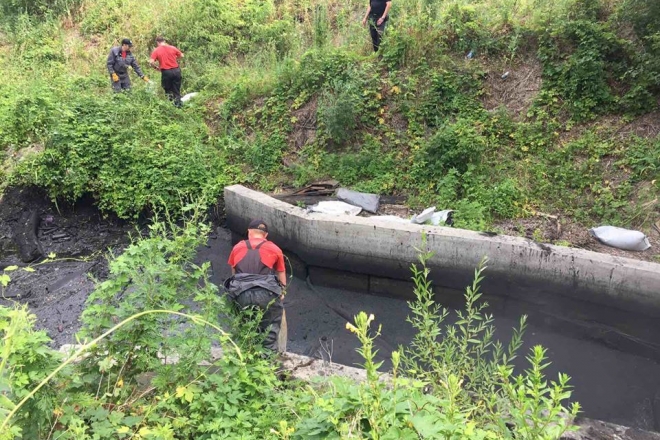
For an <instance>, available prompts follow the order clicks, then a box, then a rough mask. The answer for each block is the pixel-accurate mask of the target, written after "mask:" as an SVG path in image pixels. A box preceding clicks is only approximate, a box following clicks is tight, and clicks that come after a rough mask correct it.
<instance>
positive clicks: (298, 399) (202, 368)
mask: <svg viewBox="0 0 660 440" xmlns="http://www.w3.org/2000/svg"><path fill="white" fill-rule="evenodd" d="M202 212H203V209H202V207H201V206H199V205H191V206H189V207H188V209H186V215H187V216H188V220H187V221H186V222H185V223H184V224H183V225H180V224H179V225H178V224H175V223H172V222H171V221H169V217H168V216H165V217H164V218H162V219H161V220H156V221H155V222H154V223H153V224H152V225H151V227H150V234H149V236H147V237H143V238H140V239H137V240H135V241H134V242H133V243H132V244H131V245H130V246H129V247H128V248H127V249H126V251H125V252H124V253H123V254H122V255H119V256H116V257H111V258H110V263H109V267H110V275H109V277H108V279H107V280H105V281H102V282H99V283H97V286H96V290H95V291H94V292H93V293H92V294H91V295H90V297H89V298H88V301H87V306H86V310H85V311H84V313H83V315H82V317H81V320H82V323H83V329H82V331H81V332H80V334H79V335H78V337H79V340H80V343H81V344H82V347H81V348H79V349H77V350H76V351H75V352H73V353H69V354H68V356H67V357H66V358H65V355H63V354H62V353H60V352H58V351H56V350H54V349H52V348H50V347H49V346H48V343H49V338H48V337H47V336H46V334H45V332H44V331H41V330H39V331H38V330H35V328H34V324H35V317H34V316H33V315H31V314H30V313H29V312H28V310H27V309H26V307H25V306H20V305H17V306H16V307H14V308H7V307H0V341H1V344H0V354H1V355H2V356H1V357H0V440H14V439H16V438H22V439H30V440H40V439H52V438H58V439H71V440H85V439H90V440H91V439H97V440H105V439H108V440H109V439H117V438H119V439H129V438H132V439H162V440H167V439H221V438H231V439H282V438H286V439H310V438H318V439H326V438H363V439H419V438H426V439H439V438H442V439H472V440H477V439H514V438H515V439H528V440H538V439H548V440H550V439H558V438H559V437H560V436H561V434H562V433H564V432H566V431H567V430H569V429H571V428H570V424H571V422H572V420H573V417H574V416H575V415H576V414H577V412H578V411H579V405H578V404H577V403H573V404H571V405H570V407H569V406H568V403H567V402H568V401H569V399H570V396H571V391H570V386H569V385H568V380H569V378H568V377H567V376H566V375H563V374H560V375H559V377H558V378H557V380H556V381H550V380H548V379H547V378H546V377H545V375H544V373H543V370H544V369H545V367H546V366H547V362H548V361H547V358H546V353H545V350H544V349H543V348H542V347H539V346H537V347H534V348H533V349H532V350H531V352H530V353H529V355H528V356H527V363H526V364H527V365H528V368H527V369H526V370H524V371H522V372H520V373H517V374H514V365H513V360H514V359H515V358H516V356H517V355H518V351H519V349H520V346H521V338H522V335H523V332H524V327H525V319H524V317H523V319H522V320H521V326H520V328H519V329H518V330H516V331H515V332H514V337H513V339H512V341H511V343H510V344H509V346H508V347H507V348H506V349H505V348H503V346H502V344H500V343H499V342H498V341H495V340H494V339H493V332H494V327H493V325H492V317H491V316H490V315H488V314H486V312H485V308H486V307H487V304H485V303H483V301H482V300H481V292H480V288H479V286H480V282H481V280H482V278H483V272H484V270H485V261H484V262H482V264H481V265H480V266H479V268H478V269H477V270H476V271H475V279H474V283H473V285H472V286H470V287H469V288H468V289H466V293H465V300H466V306H467V307H466V308H465V311H464V312H461V313H460V314H459V319H458V320H456V321H454V323H451V324H445V322H444V320H445V318H446V317H447V315H448V311H447V310H445V309H444V308H443V307H442V306H441V305H439V304H437V303H436V302H435V301H434V299H433V293H432V289H431V285H430V282H429V280H428V275H429V270H428V269H427V268H426V261H427V259H428V258H429V256H430V255H429V254H427V253H421V255H420V264H419V265H418V266H415V267H413V273H414V281H415V286H416V287H415V295H416V298H417V299H416V300H415V301H413V302H411V303H410V308H411V316H410V318H409V320H410V322H411V324H412V325H413V326H414V327H415V328H416V329H417V330H418V335H417V336H416V337H415V339H414V341H413V343H412V344H411V345H410V346H409V347H407V348H403V347H401V348H399V349H398V350H396V351H394V352H392V353H391V354H387V355H388V356H391V362H392V365H393V368H392V370H391V371H390V373H389V375H382V372H379V371H378V369H379V368H380V367H381V366H382V364H383V359H384V358H383V355H385V354H383V355H379V354H378V353H377V350H375V349H374V340H375V339H376V338H377V337H378V335H379V334H380V328H378V329H374V328H373V326H374V321H375V317H374V316H373V315H367V314H366V313H364V312H361V313H360V314H358V315H357V316H355V317H354V321H353V322H351V323H348V322H347V324H346V329H347V330H348V331H351V332H352V333H354V334H355V335H356V337H357V338H358V340H359V341H360V343H361V344H360V348H359V349H358V352H359V353H360V355H361V357H362V358H363V360H364V362H363V364H362V366H363V368H364V369H365V370H366V380H364V381H363V382H361V383H359V384H356V383H354V382H352V381H351V380H350V379H348V378H342V377H329V378H325V379H321V378H319V380H318V381H315V382H312V383H304V382H299V381H297V380H291V379H287V377H286V376H283V372H282V371H279V369H278V363H277V360H276V359H274V358H273V356H272V355H268V354H266V353H264V352H263V348H261V341H262V339H263V334H262V335H261V336H260V335H259V333H258V332H257V323H258V322H259V319H260V316H255V317H254V319H252V320H250V319H248V320H245V319H243V318H239V317H237V316H236V315H235V314H233V313H232V312H231V310H230V305H229V304H228V303H227V302H226V297H224V296H220V295H218V292H217V286H215V285H213V284H212V283H210V282H209V281H208V269H209V263H204V264H202V265H196V264H194V263H193V262H192V256H193V254H194V250H195V248H196V246H197V245H199V244H200V243H202V242H204V240H205V238H206V233H207V232H208V227H207V226H205V225H204V224H203V223H201V222H200V219H201V213H202ZM12 269H17V268H12ZM32 269H33V270H35V269H34V268H32ZM36 270H39V269H36ZM9 272H10V273H11V270H9ZM4 281H6V282H10V280H9V279H8V276H7V278H5V280H4ZM214 346H215V347H220V348H221V349H222V355H221V357H220V358H219V359H217V360H215V361H213V362H212V363H209V362H208V360H212V359H213V358H212V355H211V348H212V347H214ZM204 361H207V362H204ZM519 365H520V364H519Z"/></svg>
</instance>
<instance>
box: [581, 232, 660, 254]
mask: <svg viewBox="0 0 660 440" xmlns="http://www.w3.org/2000/svg"><path fill="white" fill-rule="evenodd" d="M589 233H590V234H591V235H592V236H593V237H595V238H596V239H597V240H598V241H600V242H601V243H603V244H606V245H608V246H612V247H615V248H619V249H624V250H627V251H645V250H647V249H648V248H650V247H651V243H649V239H648V238H647V237H646V235H644V233H643V232H640V231H631V230H630V229H623V228H617V227H616V226H599V227H597V228H591V229H589Z"/></svg>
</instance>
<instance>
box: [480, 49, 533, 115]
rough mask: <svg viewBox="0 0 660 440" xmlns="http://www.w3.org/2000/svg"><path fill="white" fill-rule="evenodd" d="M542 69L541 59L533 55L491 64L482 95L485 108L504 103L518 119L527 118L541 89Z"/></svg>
mask: <svg viewBox="0 0 660 440" xmlns="http://www.w3.org/2000/svg"><path fill="white" fill-rule="evenodd" d="M541 73H542V67H541V63H540V62H539V61H538V60H537V59H535V58H531V57H530V58H528V59H525V60H524V61H522V62H520V63H519V64H516V65H510V64H503V65H500V64H496V65H492V66H487V67H486V80H485V83H484V95H483V97H482V103H483V106H484V108H486V110H495V109H497V108H499V107H504V108H506V109H507V110H508V111H509V112H510V113H511V114H512V116H513V117H514V119H516V120H520V119H523V118H524V117H525V115H526V113H527V110H528V109H529V108H530V107H531V105H532V103H533V102H534V99H535V98H536V95H537V94H538V92H539V90H541V82H542V81H541Z"/></svg>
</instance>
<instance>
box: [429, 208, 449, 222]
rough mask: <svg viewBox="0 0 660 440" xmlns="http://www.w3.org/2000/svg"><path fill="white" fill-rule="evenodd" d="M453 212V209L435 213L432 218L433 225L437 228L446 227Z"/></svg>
mask: <svg viewBox="0 0 660 440" xmlns="http://www.w3.org/2000/svg"><path fill="white" fill-rule="evenodd" d="M453 212H454V210H453V209H445V210H443V211H438V212H434V213H433V215H432V216H431V224H432V225H435V226H439V225H443V226H444V225H446V224H447V220H448V219H450V218H451V214H452V213H453Z"/></svg>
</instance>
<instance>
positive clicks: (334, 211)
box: [309, 201, 362, 216]
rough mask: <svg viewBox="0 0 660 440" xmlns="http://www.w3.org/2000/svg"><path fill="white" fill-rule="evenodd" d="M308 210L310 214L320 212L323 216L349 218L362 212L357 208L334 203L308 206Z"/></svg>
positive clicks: (327, 202) (342, 203) (328, 202)
mask: <svg viewBox="0 0 660 440" xmlns="http://www.w3.org/2000/svg"><path fill="white" fill-rule="evenodd" d="M309 210H310V211H312V212H321V213H323V214H330V215H351V216H356V215H358V214H359V213H360V212H362V208H360V207H359V206H353V205H349V204H348V203H344V202H335V201H324V202H318V203H317V204H316V205H313V206H310V207H309Z"/></svg>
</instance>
